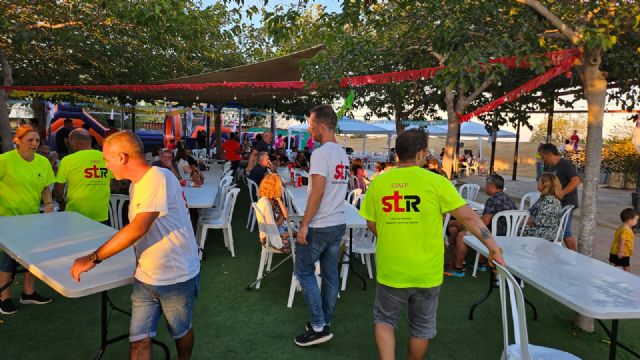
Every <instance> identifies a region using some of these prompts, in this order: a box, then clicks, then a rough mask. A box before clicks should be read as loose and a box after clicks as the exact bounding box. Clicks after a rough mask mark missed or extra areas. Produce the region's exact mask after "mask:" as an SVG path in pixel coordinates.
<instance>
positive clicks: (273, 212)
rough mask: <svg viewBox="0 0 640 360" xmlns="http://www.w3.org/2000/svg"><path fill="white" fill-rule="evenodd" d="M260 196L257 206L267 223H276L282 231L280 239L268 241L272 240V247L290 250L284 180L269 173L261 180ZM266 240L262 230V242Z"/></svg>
mask: <svg viewBox="0 0 640 360" xmlns="http://www.w3.org/2000/svg"><path fill="white" fill-rule="evenodd" d="M258 196H260V199H259V200H258V202H257V207H258V210H259V211H260V212H261V213H262V216H264V218H265V219H264V221H265V223H267V224H273V223H275V224H276V226H277V227H278V232H279V233H280V239H274V238H273V237H271V238H269V239H268V241H270V242H271V244H270V245H271V247H274V248H276V249H279V250H281V251H284V252H290V251H291V245H290V244H289V232H288V228H287V224H286V222H285V220H286V218H287V217H288V216H289V215H288V213H287V208H286V207H285V206H284V204H283V202H282V181H281V180H280V176H278V175H276V174H267V175H266V176H265V177H264V178H263V179H262V181H261V182H260V187H259V188H258ZM294 236H295V234H294ZM266 241H267V234H264V233H262V232H260V242H261V243H262V244H263V245H264V244H265V242H266Z"/></svg>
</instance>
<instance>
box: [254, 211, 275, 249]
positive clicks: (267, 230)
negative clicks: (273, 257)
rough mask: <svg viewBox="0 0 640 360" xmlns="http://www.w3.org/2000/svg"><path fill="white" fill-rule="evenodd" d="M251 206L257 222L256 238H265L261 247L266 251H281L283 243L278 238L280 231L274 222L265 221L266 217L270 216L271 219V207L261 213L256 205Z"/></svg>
mask: <svg viewBox="0 0 640 360" xmlns="http://www.w3.org/2000/svg"><path fill="white" fill-rule="evenodd" d="M251 206H252V207H253V211H254V212H255V213H256V220H257V221H258V236H262V235H264V236H265V242H264V244H262V246H264V247H266V248H267V249H274V250H277V249H281V248H282V246H283V243H282V238H281V237H280V230H278V226H277V225H276V223H275V222H270V221H267V215H269V216H270V219H273V210H271V206H267V207H266V209H265V212H266V213H263V212H262V210H260V207H258V203H253V204H251ZM267 213H268V214H267Z"/></svg>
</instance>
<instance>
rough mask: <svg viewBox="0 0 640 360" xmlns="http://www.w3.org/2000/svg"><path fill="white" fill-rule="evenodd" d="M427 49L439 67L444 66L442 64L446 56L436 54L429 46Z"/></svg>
mask: <svg viewBox="0 0 640 360" xmlns="http://www.w3.org/2000/svg"><path fill="white" fill-rule="evenodd" d="M427 49H428V50H429V52H430V53H431V55H433V57H435V58H436V60H438V62H439V63H440V66H444V63H445V62H446V61H447V59H448V58H449V56H448V55H442V54H440V53H438V52H436V51H435V50H433V48H432V47H431V46H429V47H427Z"/></svg>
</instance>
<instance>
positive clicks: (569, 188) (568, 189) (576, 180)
mask: <svg viewBox="0 0 640 360" xmlns="http://www.w3.org/2000/svg"><path fill="white" fill-rule="evenodd" d="M580 183H581V181H580V178H579V177H577V176H576V177H574V178H572V179H571V181H569V183H568V184H567V186H565V187H564V189H562V193H563V194H564V195H567V194H569V193H571V192H573V191H574V190H575V189H577V188H578V186H579V185H580Z"/></svg>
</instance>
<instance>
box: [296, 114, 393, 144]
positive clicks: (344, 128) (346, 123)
mask: <svg viewBox="0 0 640 360" xmlns="http://www.w3.org/2000/svg"><path fill="white" fill-rule="evenodd" d="M308 131H309V123H308V122H306V123H303V124H299V125H293V126H290V127H289V131H288V136H289V138H291V133H293V132H297V133H303V132H308ZM337 132H338V133H340V134H361V135H363V137H362V151H363V152H364V147H365V142H366V139H367V135H387V137H388V138H389V140H390V139H391V136H392V135H394V134H395V133H396V129H395V128H393V129H386V128H384V127H381V126H376V125H373V124H370V123H366V122H364V121H362V120H355V119H350V118H347V117H342V118H340V119H339V120H338V131H337ZM300 138H302V136H300ZM287 143H288V144H290V142H287ZM300 146H302V145H300Z"/></svg>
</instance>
